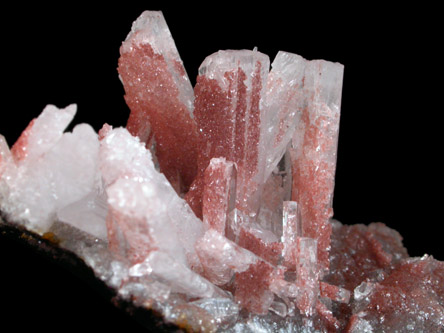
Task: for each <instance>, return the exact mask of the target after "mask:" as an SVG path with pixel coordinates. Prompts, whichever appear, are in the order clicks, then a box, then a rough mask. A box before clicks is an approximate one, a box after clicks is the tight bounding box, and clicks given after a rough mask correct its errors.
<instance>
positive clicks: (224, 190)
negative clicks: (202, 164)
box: [202, 158, 236, 235]
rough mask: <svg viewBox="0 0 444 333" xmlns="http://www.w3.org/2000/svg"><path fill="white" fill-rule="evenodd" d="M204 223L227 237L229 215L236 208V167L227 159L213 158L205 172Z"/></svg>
mask: <svg viewBox="0 0 444 333" xmlns="http://www.w3.org/2000/svg"><path fill="white" fill-rule="evenodd" d="M204 181H205V188H204V192H203V203H202V211H203V222H204V223H205V224H206V225H207V226H209V227H211V228H214V229H215V230H217V231H218V232H220V233H221V234H222V235H225V230H226V227H227V226H226V222H227V218H228V214H229V213H230V212H231V211H232V210H233V209H234V207H235V200H236V166H235V165H234V163H233V162H230V161H227V160H226V159H225V158H213V159H212V160H211V161H210V164H209V165H208V167H207V168H206V170H205V176H204Z"/></svg>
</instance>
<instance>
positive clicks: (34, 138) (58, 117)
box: [19, 104, 77, 163]
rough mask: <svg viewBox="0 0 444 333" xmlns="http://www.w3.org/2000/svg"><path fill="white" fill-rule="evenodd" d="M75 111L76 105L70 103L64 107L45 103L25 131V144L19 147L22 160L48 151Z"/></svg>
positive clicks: (60, 135) (31, 159)
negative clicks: (27, 130)
mask: <svg viewBox="0 0 444 333" xmlns="http://www.w3.org/2000/svg"><path fill="white" fill-rule="evenodd" d="M76 112H77V105H76V104H71V105H69V106H67V107H66V108H64V109H58V108H57V107H56V106H54V105H47V106H46V107H45V108H44V110H43V111H42V113H41V114H40V115H39V116H38V117H37V118H36V119H35V121H34V123H33V125H32V127H31V128H30V129H29V132H28V133H27V135H28V138H27V144H26V145H25V146H23V147H20V148H19V149H21V150H24V151H22V152H21V154H22V155H23V156H24V159H23V161H21V163H23V162H25V161H33V160H34V159H36V158H39V157H40V156H42V155H43V154H45V153H46V152H47V151H49V150H50V149H51V148H52V147H54V145H55V144H56V143H57V142H58V141H59V140H60V138H61V137H62V135H63V132H64V131H65V129H66V127H68V125H69V124H70V123H71V121H72V120H73V118H74V116H75V114H76Z"/></svg>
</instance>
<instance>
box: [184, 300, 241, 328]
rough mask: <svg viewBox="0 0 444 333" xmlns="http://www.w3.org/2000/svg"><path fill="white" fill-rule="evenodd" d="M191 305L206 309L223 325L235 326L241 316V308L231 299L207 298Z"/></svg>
mask: <svg viewBox="0 0 444 333" xmlns="http://www.w3.org/2000/svg"><path fill="white" fill-rule="evenodd" d="M190 304H194V305H197V306H199V307H201V308H202V309H205V310H206V311H207V312H208V313H210V314H211V315H212V316H213V318H214V319H215V320H216V321H217V323H218V324H221V325H229V324H233V323H235V322H236V320H237V318H238V316H239V306H238V305H237V304H236V303H234V302H233V301H232V300H231V299H229V298H205V299H200V300H198V301H194V302H191V303H190Z"/></svg>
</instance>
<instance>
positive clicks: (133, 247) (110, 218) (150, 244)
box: [106, 207, 157, 264]
mask: <svg viewBox="0 0 444 333" xmlns="http://www.w3.org/2000/svg"><path fill="white" fill-rule="evenodd" d="M106 227H107V230H108V239H109V241H108V247H109V249H110V251H112V252H113V254H114V255H116V256H117V257H118V258H126V259H128V260H129V262H130V263H132V264H136V263H140V262H142V261H143V260H144V259H145V258H146V257H147V256H148V254H149V253H150V252H151V251H153V250H156V249H157V247H156V246H154V244H155V241H154V240H153V239H152V237H151V235H150V233H149V231H148V229H149V226H148V225H147V223H146V221H143V220H141V221H136V220H135V219H134V218H133V217H127V216H125V215H123V214H121V213H119V212H117V211H115V210H113V209H112V208H111V207H110V208H109V212H108V215H107V218H106Z"/></svg>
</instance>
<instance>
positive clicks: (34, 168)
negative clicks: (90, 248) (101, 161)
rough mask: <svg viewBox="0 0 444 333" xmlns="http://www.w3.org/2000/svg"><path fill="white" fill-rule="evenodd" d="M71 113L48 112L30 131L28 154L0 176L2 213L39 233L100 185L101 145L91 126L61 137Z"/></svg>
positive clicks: (70, 108)
mask: <svg viewBox="0 0 444 333" xmlns="http://www.w3.org/2000/svg"><path fill="white" fill-rule="evenodd" d="M59 112H60V113H59ZM74 112H75V106H71V107H68V108H67V109H62V110H57V109H56V108H55V107H53V106H50V107H47V108H46V109H45V111H44V112H43V113H42V115H41V117H40V116H39V117H38V118H37V119H36V120H35V121H34V125H33V126H32V127H31V128H30V129H29V132H28V134H27V135H28V140H29V141H28V143H27V144H26V154H24V155H21V156H22V157H21V159H20V160H18V162H17V164H16V165H15V164H14V162H12V161H10V163H9V164H8V168H7V169H6V170H5V172H3V174H2V175H1V178H2V179H1V183H2V185H1V192H2V193H1V197H2V200H1V203H0V205H1V210H2V211H3V212H5V213H6V214H7V215H8V216H9V218H10V219H11V220H13V221H17V222H20V223H24V224H26V225H27V226H28V227H29V228H31V229H32V230H34V231H37V232H40V233H43V232H45V231H46V230H48V228H49V227H50V226H51V224H52V223H53V222H54V219H55V217H56V212H57V211H58V210H59V209H61V208H63V207H65V206H67V205H69V204H71V203H73V202H75V201H77V200H80V199H81V198H82V197H84V196H86V195H87V194H88V193H89V192H91V191H92V189H93V188H94V187H95V186H96V185H97V183H98V181H99V175H98V148H99V143H98V138H97V134H96V133H95V132H94V130H93V129H92V127H91V126H89V125H87V124H80V125H77V126H76V127H75V128H74V130H73V132H72V133H65V134H63V133H62V131H63V129H64V128H65V127H66V126H67V123H68V122H69V120H71V119H72V116H73V115H74ZM31 139H32V141H31ZM6 154H7V153H6Z"/></svg>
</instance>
